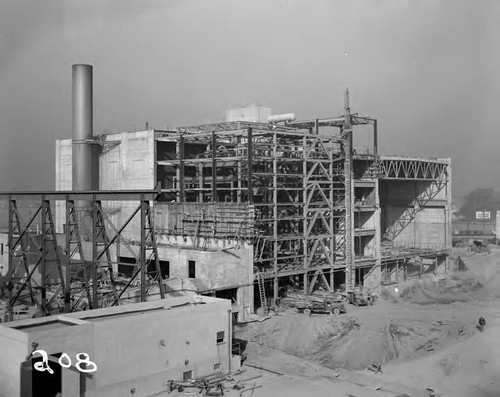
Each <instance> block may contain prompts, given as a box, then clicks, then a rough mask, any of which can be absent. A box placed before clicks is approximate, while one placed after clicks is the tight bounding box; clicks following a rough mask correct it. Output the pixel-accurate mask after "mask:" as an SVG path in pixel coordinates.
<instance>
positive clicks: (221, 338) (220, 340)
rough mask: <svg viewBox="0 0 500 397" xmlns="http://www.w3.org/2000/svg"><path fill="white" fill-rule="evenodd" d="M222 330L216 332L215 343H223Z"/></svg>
mask: <svg viewBox="0 0 500 397" xmlns="http://www.w3.org/2000/svg"><path fill="white" fill-rule="evenodd" d="M224 334H225V332H224V331H219V332H217V344H220V343H224Z"/></svg>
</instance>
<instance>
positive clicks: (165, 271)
mask: <svg viewBox="0 0 500 397" xmlns="http://www.w3.org/2000/svg"><path fill="white" fill-rule="evenodd" d="M160 272H161V277H162V278H169V277H170V261H160Z"/></svg>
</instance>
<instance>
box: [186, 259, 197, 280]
mask: <svg viewBox="0 0 500 397" xmlns="http://www.w3.org/2000/svg"><path fill="white" fill-rule="evenodd" d="M188 277H189V278H195V277H196V262H195V261H188Z"/></svg>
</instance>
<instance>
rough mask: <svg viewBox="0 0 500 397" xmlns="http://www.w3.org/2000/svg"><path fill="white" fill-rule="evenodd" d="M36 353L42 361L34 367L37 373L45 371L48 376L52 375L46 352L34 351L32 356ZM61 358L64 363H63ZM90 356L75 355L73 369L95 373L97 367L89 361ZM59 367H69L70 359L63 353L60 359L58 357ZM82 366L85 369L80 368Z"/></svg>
mask: <svg viewBox="0 0 500 397" xmlns="http://www.w3.org/2000/svg"><path fill="white" fill-rule="evenodd" d="M35 353H38V354H40V355H41V356H42V361H39V362H37V363H35V365H34V367H35V369H36V370H37V371H40V372H44V371H47V372H48V373H50V374H53V373H54V371H53V370H52V368H50V367H49V358H48V356H47V352H46V351H45V350H35V351H34V352H33V355H34V354H35ZM63 358H64V359H65V361H66V363H65V362H63ZM89 358H90V356H89V355H88V354H87V353H77V354H76V360H77V361H76V364H75V367H76V369H77V370H78V371H80V372H95V371H97V365H96V363H94V362H93V361H90V360H89ZM58 362H59V365H60V366H61V367H63V368H69V367H71V359H70V358H69V356H68V355H67V354H66V353H63V354H62V355H61V357H59V361H58ZM82 364H85V368H82Z"/></svg>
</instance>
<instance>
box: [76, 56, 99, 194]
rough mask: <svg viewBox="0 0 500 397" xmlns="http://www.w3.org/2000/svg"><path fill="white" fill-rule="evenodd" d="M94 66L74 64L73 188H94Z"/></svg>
mask: <svg viewBox="0 0 500 397" xmlns="http://www.w3.org/2000/svg"><path fill="white" fill-rule="evenodd" d="M92 106H93V105H92V66H90V65H73V121H72V133H73V136H72V143H73V145H72V146H73V156H72V157H73V167H72V168H73V171H72V177H73V178H72V180H73V182H72V185H73V190H77V191H80V190H93V189H94V188H95V186H94V182H93V180H92V179H93V178H92V174H93V172H94V170H93V168H94V167H93V158H92V157H93V156H92V152H93V150H92V145H90V144H89V143H86V142H85V141H86V140H87V139H91V138H92V134H93V132H92V120H93V114H92V112H93V107H92Z"/></svg>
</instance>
